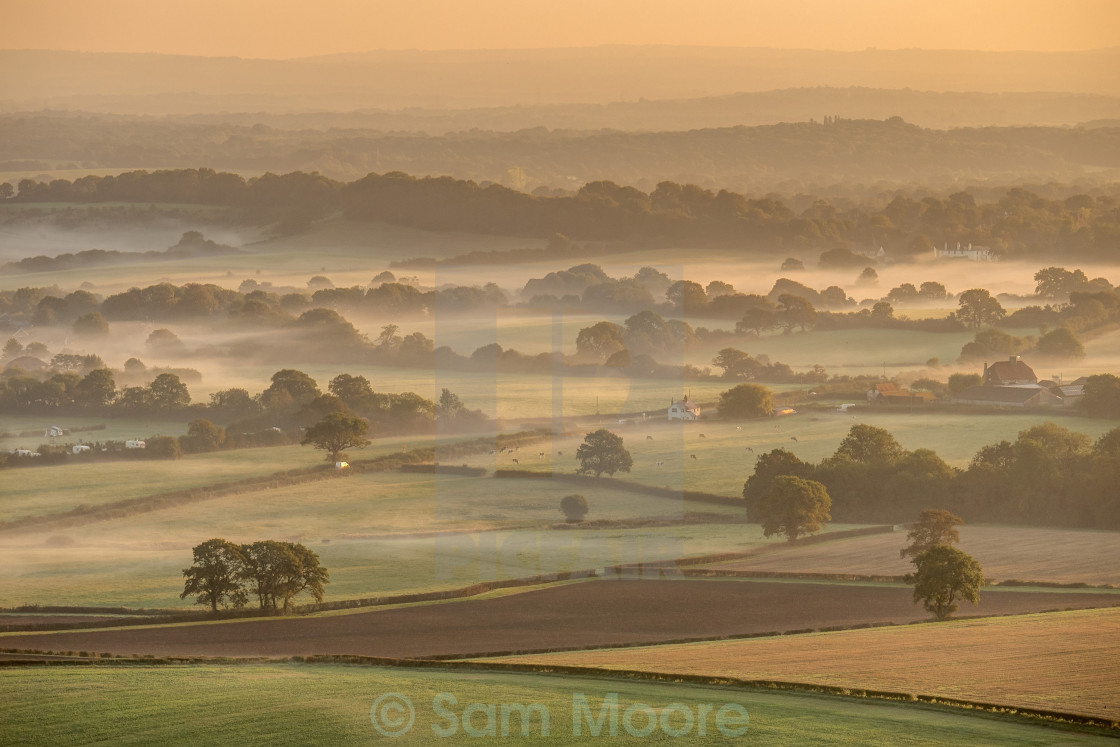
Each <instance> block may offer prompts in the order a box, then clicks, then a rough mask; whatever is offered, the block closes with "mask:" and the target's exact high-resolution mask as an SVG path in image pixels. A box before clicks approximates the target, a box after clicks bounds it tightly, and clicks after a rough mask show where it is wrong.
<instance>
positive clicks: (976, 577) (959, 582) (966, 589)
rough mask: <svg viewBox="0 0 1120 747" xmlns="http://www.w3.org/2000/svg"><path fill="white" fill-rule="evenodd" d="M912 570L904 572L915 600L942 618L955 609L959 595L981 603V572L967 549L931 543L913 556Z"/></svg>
mask: <svg viewBox="0 0 1120 747" xmlns="http://www.w3.org/2000/svg"><path fill="white" fill-rule="evenodd" d="M914 567H915V570H914V572H913V573H911V574H908V575H907V576H906V583H908V584H913V586H914V604H917V603H918V602H922V604H923V606H925V608H926V611H928V612H932V613H933V615H934V616H935V617H936V618H937V619H938V620H944V619H945V618H947V617H948V616H949V615H951V614H953V613H954V612H956V611H957V608H958V605H957V600H958V599H967V600H968V601H969V602H972V603H973V604H979V603H980V587H981V586H983V585H984V572H983V570H982V569H981V568H980V564H979V563H977V562H976V560H975V559H974V558H973V557H972V556H971V555H968V554H967V553H964V552H962V551H960V550H958V549H956V548H955V547H949V546H948V545H933V546H932V547H929V548H927V549H926V550H923V551H922V552H921V553H919V554H918V555H917V557H915V558H914Z"/></svg>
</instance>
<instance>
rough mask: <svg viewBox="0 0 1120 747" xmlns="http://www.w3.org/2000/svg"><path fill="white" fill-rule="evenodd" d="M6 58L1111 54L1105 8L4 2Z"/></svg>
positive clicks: (506, 1) (812, 2)
mask: <svg viewBox="0 0 1120 747" xmlns="http://www.w3.org/2000/svg"><path fill="white" fill-rule="evenodd" d="M3 6H4V16H5V24H4V25H3V27H2V28H0V49H52V50H70V51H85V52H134V53H135V52H157V53H162V54H183V55H191V56H195V55H197V56H204V57H242V58H249V59H272V60H294V59H305V58H315V57H322V56H331V55H337V54H340V53H341V54H361V53H363V52H367V51H375V50H413V49H414V50H419V51H437V50H487V49H490V50H499V49H519V50H523V49H551V48H589V47H597V46H604V45H611V46H645V45H668V46H683V47H690V46H692V47H695V46H700V47H728V48H740V49H741V48H767V49H795V50H829V51H831V50H834V51H859V50H864V49H868V48H877V49H894V50H904V49H948V50H976V51H1038V52H1058V51H1066V52H1068V51H1093V50H1100V49H1107V48H1115V47H1116V46H1117V40H1118V39H1120V9H1118V7H1117V5H1116V3H1114V2H1111V1H1110V0H1072V1H1071V2H1066V3H1062V4H1060V5H1059V4H1055V3H1051V2H1043V1H1042V0H1029V1H1026V2H1024V1H1013V0H998V1H993V2H987V3H974V2H967V1H966V0H947V1H946V2H942V3H938V4H936V5H930V4H924V3H923V4H919V3H913V2H909V3H900V2H892V1H890V0H850V1H849V2H845V3H835V2H831V0H793V1H792V2H789V3H785V4H783V5H781V6H780V7H778V6H774V5H771V4H767V3H762V2H758V1H757V0H754V1H752V2H743V1H740V0H699V1H698V2H690V3H688V4H683V3H681V2H679V0H616V1H615V2H612V3H609V4H605V5H604V4H602V3H599V2H595V1H593V0H570V1H569V2H566V3H564V4H562V5H560V4H556V5H547V6H546V5H542V4H536V5H526V4H524V3H520V2H514V0H475V2H471V3H448V2H443V1H442V0H417V2H413V3H410V4H409V5H408V6H398V5H396V4H391V3H385V2H363V1H361V0H333V1H331V2H324V3H317V4H315V5H314V6H311V5H308V4H304V3H297V2H294V1H293V0H279V1H276V2H268V3H264V2H261V1H260V0H233V1H230V2H218V1H217V0H196V2H192V3H188V4H178V3H168V2H140V1H139V0H104V2H101V3H97V4H91V3H86V2H81V1H80V0H42V1H41V2H38V3H34V4H22V3H16V2H12V0H4V2H3Z"/></svg>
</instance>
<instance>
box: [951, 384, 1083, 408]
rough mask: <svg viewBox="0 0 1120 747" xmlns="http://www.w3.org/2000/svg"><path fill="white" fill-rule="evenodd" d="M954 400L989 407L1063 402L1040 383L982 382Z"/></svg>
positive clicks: (1059, 403)
mask: <svg viewBox="0 0 1120 747" xmlns="http://www.w3.org/2000/svg"><path fill="white" fill-rule="evenodd" d="M953 402H956V403H957V404H962V405H985V406H989V407H1053V406H1061V405H1062V404H1063V400H1062V398H1061V397H1059V396H1058V395H1056V394H1054V393H1053V392H1051V391H1050V390H1049V389H1047V388H1046V387H1043V386H1039V385H1038V384H1016V385H1012V386H993V385H991V384H981V385H980V386H973V387H969V388H968V389H965V390H964V391H963V392H961V393H960V394H958V395H957V396H956V397H954V398H953Z"/></svg>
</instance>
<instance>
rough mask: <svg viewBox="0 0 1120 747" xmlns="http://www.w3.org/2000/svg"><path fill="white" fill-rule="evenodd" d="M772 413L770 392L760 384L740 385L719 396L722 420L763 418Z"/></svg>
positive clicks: (772, 406) (772, 404)
mask: <svg viewBox="0 0 1120 747" xmlns="http://www.w3.org/2000/svg"><path fill="white" fill-rule="evenodd" d="M772 412H774V402H773V399H771V397H770V390H769V389H767V388H766V387H764V386H761V385H759V384H739V385H738V386H733V387H731V388H730V389H728V390H727V391H726V392H723V393H721V394H720V395H719V416H720V417H721V418H761V417H763V416H765V415H769V414H771V413H772Z"/></svg>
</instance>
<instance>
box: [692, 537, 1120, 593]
mask: <svg viewBox="0 0 1120 747" xmlns="http://www.w3.org/2000/svg"><path fill="white" fill-rule="evenodd" d="M960 535H961V542H960V545H959V547H960V548H961V549H962V550H964V551H965V552H967V553H968V554H969V555H971V556H972V557H974V558H976V560H977V561H978V562H979V563H980V565H981V567H982V568H983V569H984V577H985V579H987V581H988V582H989V583H994V582H997V581H1004V580H1010V579H1014V580H1018V581H1042V582H1049V583H1062V584H1072V583H1086V584H1093V585H1099V584H1111V585H1114V586H1115V585H1120V533H1117V532H1109V531H1104V530H1099V531H1095V530H1072V529H1043V528H1037V527H991V526H964V527H961V528H960ZM905 545H906V534H905V533H904V532H895V533H894V534H877V535H871V536H867V537H844V538H839V539H836V540H833V541H831V542H826V543H823V544H819V545H804V546H795V547H789V548H782V549H780V550H778V551H776V552H771V553H767V554H765V555H762V556H759V557H754V558H744V559H742V560H734V561H725V562H721V563H712V564H710V565H707V566H704V567H706V568H719V569H724V570H734V571H783V572H787V573H791V572H792V573H840V574H859V575H871V576H875V575H883V576H901V575H904V574H906V573H910V572H912V571H913V570H914V566H913V565H912V564H911V563H910V561H909V560H907V559H904V558H900V557H899V555H898V551H899V550H900V549H902V548H903V547H904V546H905Z"/></svg>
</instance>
